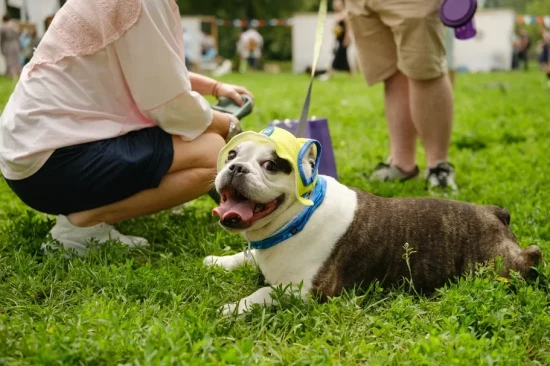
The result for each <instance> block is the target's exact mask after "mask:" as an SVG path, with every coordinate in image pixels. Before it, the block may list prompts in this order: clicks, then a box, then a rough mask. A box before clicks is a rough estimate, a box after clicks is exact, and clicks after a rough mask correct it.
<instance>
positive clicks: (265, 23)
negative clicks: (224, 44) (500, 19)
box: [216, 15, 550, 28]
mask: <svg viewBox="0 0 550 366" xmlns="http://www.w3.org/2000/svg"><path fill="white" fill-rule="evenodd" d="M216 23H217V24H218V26H222V27H230V26H233V27H237V28H241V27H256V28H262V27H290V26H292V18H290V19H233V20H226V19H217V20H216ZM517 23H518V24H528V25H537V24H540V25H542V24H544V25H545V26H547V27H549V28H550V15H546V16H541V15H539V16H534V15H518V16H517Z"/></svg>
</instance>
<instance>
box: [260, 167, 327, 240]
mask: <svg viewBox="0 0 550 366" xmlns="http://www.w3.org/2000/svg"><path fill="white" fill-rule="evenodd" d="M326 190H327V181H326V180H325V178H323V177H321V176H320V177H319V178H318V179H317V183H316V184H315V188H314V189H313V191H311V192H310V193H309V199H311V200H312V201H313V206H307V207H306V208H304V209H303V210H302V212H300V213H299V214H298V216H296V217H295V218H294V219H293V220H292V221H291V222H289V223H288V224H287V225H285V226H283V228H282V229H280V230H279V231H278V232H276V233H275V234H273V235H272V236H271V237H269V238H267V239H264V240H260V241H251V242H250V246H251V247H252V248H254V249H260V250H262V249H269V248H271V247H273V246H275V245H277V244H279V243H281V242H283V241H285V240H287V239H289V238H291V237H293V236H294V235H296V234H298V233H299V232H301V231H302V229H303V228H304V226H306V224H307V222H308V221H309V219H310V217H311V215H313V213H314V212H315V210H317V208H318V207H319V206H320V205H321V203H323V200H324V198H325V193H326Z"/></svg>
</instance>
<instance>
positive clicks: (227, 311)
mask: <svg viewBox="0 0 550 366" xmlns="http://www.w3.org/2000/svg"><path fill="white" fill-rule="evenodd" d="M236 308H237V303H233V304H225V305H224V306H222V307H221V308H219V310H218V311H219V312H220V314H222V315H226V316H227V315H233V314H234V313H235V309H236ZM237 314H238V313H237Z"/></svg>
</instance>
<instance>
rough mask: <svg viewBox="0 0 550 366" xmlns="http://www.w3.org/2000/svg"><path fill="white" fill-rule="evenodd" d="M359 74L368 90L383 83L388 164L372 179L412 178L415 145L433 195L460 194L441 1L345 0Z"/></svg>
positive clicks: (451, 95)
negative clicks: (421, 149)
mask: <svg viewBox="0 0 550 366" xmlns="http://www.w3.org/2000/svg"><path fill="white" fill-rule="evenodd" d="M346 4H347V8H348V14H349V17H350V23H351V27H352V30H353V34H354V37H355V45H356V47H357V51H358V56H359V59H360V62H361V70H362V72H363V74H364V77H365V79H366V81H367V83H368V85H371V86H372V85H374V84H377V83H379V82H383V83H384V86H385V90H384V95H385V107H386V108H385V109H386V118H387V122H388V128H389V137H390V159H389V161H388V162H387V163H380V164H379V165H378V167H377V168H376V169H375V171H374V172H373V174H372V176H371V178H372V179H373V180H379V181H389V180H397V181H404V180H407V179H411V178H415V177H416V176H418V174H419V168H418V166H417V165H416V162H415V155H416V139H417V136H419V137H420V139H421V141H422V143H423V145H424V149H425V151H426V158H427V169H426V174H425V178H426V182H427V186H428V188H429V189H430V190H431V189H435V188H443V189H451V190H456V189H457V187H456V183H455V168H454V166H453V165H452V164H451V163H449V146H450V141H451V132H452V122H453V93H452V88H451V83H450V81H449V77H448V75H447V71H448V70H447V61H446V56H445V42H444V32H445V31H444V26H443V24H442V22H441V21H440V18H439V10H440V5H441V2H440V1H429V0H411V1H408V2H407V3H406V4H405V3H403V2H402V1H398V0H385V1H377V0H347V2H346Z"/></svg>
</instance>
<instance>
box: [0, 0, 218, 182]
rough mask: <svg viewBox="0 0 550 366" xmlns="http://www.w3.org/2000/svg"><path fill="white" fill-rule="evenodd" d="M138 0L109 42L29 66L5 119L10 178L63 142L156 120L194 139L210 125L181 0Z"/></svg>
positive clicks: (4, 164)
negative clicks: (188, 51) (191, 67)
mask: <svg viewBox="0 0 550 366" xmlns="http://www.w3.org/2000/svg"><path fill="white" fill-rule="evenodd" d="M140 1H141V2H142V11H141V14H140V16H139V19H138V20H137V22H136V23H135V24H134V25H133V26H132V27H131V28H130V29H129V30H128V31H127V32H126V33H125V34H124V35H122V36H121V37H120V38H119V39H117V40H116V41H115V42H113V43H110V44H109V45H107V46H106V47H105V48H103V49H101V50H99V51H98V52H96V53H94V54H92V55H89V56H83V57H66V58H64V59H62V60H60V61H58V62H56V63H45V64H40V65H36V66H35V67H34V69H32V72H31V73H29V71H30V69H28V67H29V66H27V67H26V68H25V69H24V70H23V73H22V76H21V79H20V81H19V82H18V84H17V86H16V88H15V91H14V92H13V94H12V95H11V97H10V100H9V102H8V104H7V105H6V108H5V109H4V111H3V113H2V117H1V119H0V129H1V131H0V134H1V136H0V170H1V171H2V174H3V175H4V177H6V178H7V179H12V180H17V179H24V178H27V177H29V176H31V175H32V174H34V173H36V172H37V171H38V170H39V169H40V168H41V167H42V166H43V165H44V163H45V162H46V161H47V159H48V158H49V157H50V156H51V154H52V153H53V151H54V150H55V149H57V148H61V147H65V146H73V145H77V144H82V143H86V142H91V141H99V140H104V139H109V138H113V137H117V136H121V135H124V134H126V133H128V132H130V131H134V130H139V129H142V128H147V127H151V126H155V125H158V126H160V127H161V128H162V129H164V130H165V131H167V132H168V133H170V134H173V135H178V136H181V138H183V139H185V140H193V139H195V138H197V137H198V136H199V135H200V134H202V133H203V132H204V131H205V130H206V128H207V127H208V126H209V125H210V123H211V121H212V111H211V109H210V105H209V104H208V102H207V101H206V100H205V99H204V98H203V97H202V96H200V95H199V94H198V93H196V92H194V91H191V83H190V80H189V71H188V70H187V69H186V67H185V57H184V50H183V30H182V28H181V20H180V18H179V15H177V16H176V14H175V10H177V5H176V4H175V2H174V0H140ZM174 7H176V9H175V8H174ZM76 37H78V35H76Z"/></svg>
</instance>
